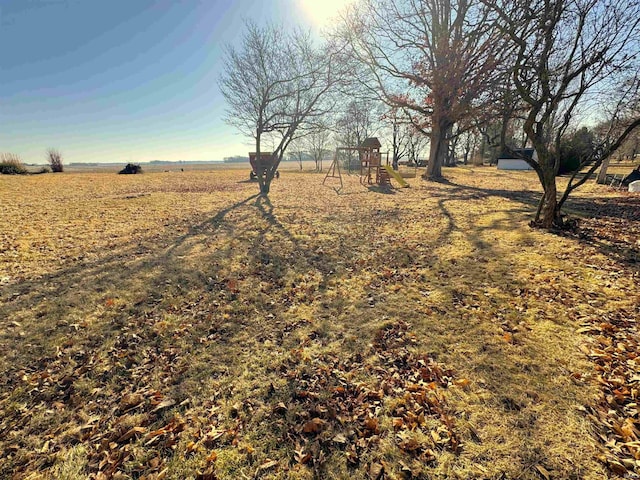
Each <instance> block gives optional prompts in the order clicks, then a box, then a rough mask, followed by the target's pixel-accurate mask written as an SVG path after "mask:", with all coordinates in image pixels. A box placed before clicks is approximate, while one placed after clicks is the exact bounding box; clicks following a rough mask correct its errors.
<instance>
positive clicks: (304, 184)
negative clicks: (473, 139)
mask: <svg viewBox="0 0 640 480" xmlns="http://www.w3.org/2000/svg"><path fill="white" fill-rule="evenodd" d="M246 174H247V172H246V171H244V170H229V171H215V172H204V171H198V172H188V171H187V172H169V173H164V172H158V173H145V174H144V175H141V176H140V175H136V176H118V175H115V174H113V173H71V174H69V173H67V174H63V175H60V176H57V175H56V176H37V177H11V178H0V202H1V204H2V206H3V216H2V217H1V218H0V327H1V330H0V332H1V333H0V349H2V351H3V352H5V354H4V355H3V356H2V357H1V358H0V372H1V376H0V412H2V417H1V419H0V452H2V453H0V477H2V478H5V477H8V478H12V475H13V477H14V478H70V479H71V478H87V477H89V478H148V479H153V478H175V479H181V478H199V479H206V478H214V477H213V476H209V477H207V475H213V472H215V475H217V477H218V478H254V477H263V478H348V477H352V478H368V477H376V476H378V474H381V475H385V476H386V477H387V478H407V477H408V476H409V475H410V474H411V475H413V476H414V477H417V478H427V477H429V478H460V479H463V478H492V479H493V478H495V479H497V478H513V479H515V478H519V479H539V478H544V477H545V475H546V474H547V473H548V474H549V475H551V476H552V477H553V478H576V479H577V478H584V479H596V478H603V477H605V476H607V475H610V472H609V470H608V469H607V466H606V464H605V460H606V456H607V455H609V453H607V450H606V449H605V447H604V446H603V445H602V441H601V439H600V438H599V437H598V434H601V433H602V431H601V426H600V425H599V424H598V423H597V422H595V421H594V420H593V418H592V417H591V416H589V415H588V414H587V412H588V411H591V410H589V409H590V408H591V407H592V406H595V405H597V404H598V403H599V402H600V401H601V398H602V392H601V386H600V385H599V384H598V382H597V378H598V372H597V371H596V370H594V363H593V362H592V361H591V360H590V358H589V357H588V356H587V355H585V353H583V351H588V349H587V350H585V348H586V347H585V344H587V343H588V341H589V337H588V336H587V335H586V334H578V333H576V330H578V329H580V328H581V327H582V326H583V325H584V324H585V322H589V321H597V319H598V318H601V317H604V316H613V315H619V314H620V312H627V313H628V314H629V315H630V316H634V315H635V316H637V314H638V311H637V281H638V269H637V258H638V248H639V245H640V244H639V243H638V242H639V240H638V236H637V232H638V230H637V229H636V230H632V231H631V233H629V234H626V236H624V239H622V238H621V237H619V236H615V235H613V236H611V237H610V238H606V239H603V238H601V236H598V232H599V230H598V229H599V228H604V227H602V225H603V224H602V222H605V226H606V222H607V221H610V222H614V224H615V222H620V221H624V222H627V223H629V224H631V225H633V226H635V227H637V226H638V221H637V219H634V218H631V217H629V218H627V219H620V218H617V217H612V216H610V215H609V214H607V215H608V216H607V215H604V214H602V215H601V214H600V213H599V212H600V210H599V208H600V207H599V205H600V204H599V203H596V202H601V203H602V202H604V203H606V202H611V203H616V202H622V201H624V202H629V204H628V208H629V209H631V210H633V209H634V208H635V209H636V211H637V209H638V202H637V199H636V200H633V199H632V198H631V197H629V196H627V195H624V194H620V193H618V192H612V191H610V190H609V189H606V188H604V187H599V186H595V185H590V186H587V187H586V188H585V189H583V190H581V191H580V192H579V195H578V196H577V197H576V199H575V201H574V202H573V203H572V204H571V205H569V207H570V208H571V209H572V211H573V212H574V213H580V212H584V211H587V212H589V213H588V215H587V216H588V218H591V217H593V218H594V219H593V220H591V219H586V220H585V222H587V226H588V227H589V228H591V231H592V234H591V236H589V237H588V238H585V239H583V241H580V240H578V239H576V238H572V237H568V236H558V235H553V234H549V233H544V232H540V231H535V230H531V229H530V228H529V227H528V222H529V221H530V220H531V216H532V213H533V211H534V210H535V204H536V200H537V198H538V195H537V193H536V192H537V190H538V187H537V183H536V180H535V178H534V175H533V174H531V173H523V172H497V171H495V170H494V169H490V168H464V169H463V168H458V169H453V170H449V171H447V173H446V175H447V176H448V178H449V179H450V180H451V182H450V183H448V184H431V183H424V182H422V181H421V180H419V179H411V180H410V183H411V185H412V188H410V189H405V190H398V191H395V193H393V194H383V193H379V192H376V191H372V190H367V189H365V188H364V187H362V186H360V185H359V183H358V180H357V178H356V177H347V178H346V179H345V181H346V188H345V189H344V190H343V191H342V192H341V194H340V195H338V194H336V192H335V191H334V190H332V189H331V188H329V187H323V186H322V185H321V183H322V178H323V176H322V175H317V174H315V175H314V174H293V173H289V174H283V176H282V178H281V179H280V180H276V181H275V183H274V185H273V188H272V190H273V191H272V194H271V197H270V200H264V199H258V198H257V197H256V196H255V193H256V191H257V186H256V184H253V183H249V182H246V181H245V178H246V176H247V175H246ZM594 199H595V200H594ZM632 202H635V203H632ZM42 205H47V209H46V210H44V209H43V208H42ZM600 220H602V222H600ZM589 222H591V223H589ZM616 225H617V224H616ZM594 232H595V233H594ZM634 261H635V262H636V263H633V262H634ZM593 319H595V320H593ZM581 349H582V350H581ZM30 476H31V477H30Z"/></svg>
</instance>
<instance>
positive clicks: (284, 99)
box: [220, 22, 339, 195]
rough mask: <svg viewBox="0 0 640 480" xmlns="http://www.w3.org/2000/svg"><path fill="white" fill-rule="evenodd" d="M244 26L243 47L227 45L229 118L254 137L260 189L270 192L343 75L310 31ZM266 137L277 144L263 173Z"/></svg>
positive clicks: (225, 80)
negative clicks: (290, 153)
mask: <svg viewBox="0 0 640 480" xmlns="http://www.w3.org/2000/svg"><path fill="white" fill-rule="evenodd" d="M245 28H246V33H245V35H244V38H243V42H242V46H241V48H240V49H235V48H233V47H231V46H228V47H227V50H226V57H225V65H224V74H223V76H222V78H221V80H220V87H221V90H222V93H223V95H224V97H225V99H226V101H227V103H228V109H227V116H226V121H227V122H228V123H229V124H231V125H233V126H235V127H236V128H238V130H240V132H241V133H243V134H244V135H246V136H249V137H251V138H253V139H254V140H255V145H256V159H257V162H258V163H259V165H258V167H259V168H258V183H259V186H260V193H261V194H263V195H268V194H269V189H270V186H271V181H272V180H273V177H274V175H275V173H276V171H277V168H278V166H279V165H280V162H281V161H282V158H283V156H284V153H285V151H286V149H287V147H288V146H289V144H290V143H291V141H292V140H294V139H295V138H296V137H297V136H300V135H301V132H302V131H304V129H305V127H306V126H307V125H308V124H309V123H312V120H313V119H314V118H318V117H321V116H322V115H323V114H325V113H326V112H327V111H329V110H331V105H329V104H327V102H325V101H323V100H325V99H326V95H325V94H326V93H327V92H328V91H329V89H330V88H331V87H332V86H333V85H334V84H335V82H336V81H337V79H338V78H339V76H338V75H336V71H335V68H334V67H335V65H334V58H335V56H336V53H334V52H331V51H329V50H328V48H317V47H316V46H315V45H314V42H313V41H312V39H311V37H310V35H309V34H308V33H303V32H300V31H296V32H294V33H291V34H289V33H285V32H284V31H283V29H282V28H280V27H276V26H266V27H259V26H257V25H256V24H254V23H251V22H247V23H246V24H245ZM263 137H271V138H272V139H273V141H274V144H275V145H276V147H275V149H274V151H273V162H272V163H271V164H270V165H269V168H267V169H266V171H264V173H263V169H262V168H261V165H260V162H261V150H262V141H263Z"/></svg>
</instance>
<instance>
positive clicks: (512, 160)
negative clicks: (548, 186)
mask: <svg viewBox="0 0 640 480" xmlns="http://www.w3.org/2000/svg"><path fill="white" fill-rule="evenodd" d="M525 158H527V159H529V160H533V161H535V162H537V161H538V153H537V152H536V151H535V150H534V149H533V148H515V149H513V150H511V151H510V152H503V153H502V155H500V157H498V170H533V167H532V166H531V165H529V164H528V163H527V162H526V161H525V160H524V159H525Z"/></svg>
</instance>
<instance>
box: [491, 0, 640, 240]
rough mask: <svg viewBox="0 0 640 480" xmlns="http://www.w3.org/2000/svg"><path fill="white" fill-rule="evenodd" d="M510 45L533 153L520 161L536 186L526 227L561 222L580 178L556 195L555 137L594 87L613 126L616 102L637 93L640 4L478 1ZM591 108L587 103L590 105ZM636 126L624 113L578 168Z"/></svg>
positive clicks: (600, 157)
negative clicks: (536, 199) (537, 195)
mask: <svg viewBox="0 0 640 480" xmlns="http://www.w3.org/2000/svg"><path fill="white" fill-rule="evenodd" d="M483 1H484V2H485V4H486V5H487V7H489V8H491V9H492V10H493V11H494V12H495V14H496V19H497V20H498V21H499V22H500V25H501V30H502V31H503V32H504V33H505V34H506V35H507V36H508V37H509V38H510V40H511V42H512V44H513V45H514V47H515V48H516V57H515V62H514V65H513V69H512V78H513V81H514V84H515V86H516V91H517V93H518V95H519V96H520V98H521V99H522V100H523V101H524V102H525V104H526V105H527V108H528V112H527V115H526V119H525V122H524V131H525V132H526V134H527V137H528V139H529V141H530V142H531V144H532V145H533V147H534V148H535V149H536V150H537V153H538V161H537V162H536V161H533V160H528V163H529V164H530V165H531V166H532V167H533V168H534V169H535V171H536V173H537V175H538V177H539V179H540V183H541V184H542V187H543V189H544V194H543V197H542V199H541V201H540V205H539V207H538V212H537V214H536V218H535V221H534V224H536V225H538V226H541V227H544V228H549V227H552V226H554V225H556V226H557V225H562V217H561V215H560V212H561V208H562V205H563V203H564V202H565V200H566V199H567V197H568V196H569V194H570V193H571V192H572V191H573V190H575V189H576V188H577V187H579V186H580V185H582V184H583V183H584V182H585V181H586V179H587V178H588V175H584V176H581V177H580V178H578V174H577V172H576V174H575V175H574V176H573V177H572V178H571V180H570V181H569V184H568V186H567V188H566V190H565V192H564V194H563V195H562V197H561V198H560V200H558V198H557V187H556V175H557V173H558V169H559V166H560V161H559V160H560V159H559V151H560V142H561V140H562V137H563V135H564V133H565V132H566V130H567V129H568V128H569V127H570V126H571V125H572V123H573V122H575V119H576V115H577V113H578V112H579V109H580V107H581V106H584V105H585V104H587V103H588V102H589V101H592V102H593V100H594V98H595V96H596V95H597V96H598V102H599V103H605V99H604V98H603V97H602V92H603V91H606V92H609V93H610V94H612V95H613V97H610V98H613V102H612V103H610V102H606V103H609V105H613V109H612V110H613V113H612V115H611V119H612V120H611V123H612V126H613V124H619V123H620V122H619V119H620V118H621V113H622V107H623V105H625V104H627V102H628V101H630V100H631V99H632V98H637V97H634V95H637V89H638V76H637V72H638V55H637V52H638V51H639V50H640V43H639V40H640V29H639V25H640V6H639V2H638V1H637V0H631V1H629V0H606V1H603V0H515V1H514V0H508V1H507V0H499V1H494V0H483ZM591 106H592V107H593V106H595V103H592V104H591ZM638 125H640V116H636V117H631V118H629V117H626V120H625V126H624V127H623V128H621V129H620V130H619V131H618V132H619V133H618V134H613V132H614V129H613V128H612V129H611V133H610V134H609V135H608V136H607V139H606V140H605V141H603V142H602V143H601V145H600V147H599V148H596V149H594V151H593V154H592V155H591V156H590V158H588V159H587V161H586V162H585V163H584V164H583V165H582V166H583V167H584V166H586V165H590V168H589V171H588V172H587V173H588V174H591V173H593V172H594V171H595V170H596V169H597V168H598V166H600V165H601V163H602V162H603V161H604V160H605V159H606V158H609V157H610V155H611V153H613V152H614V151H615V149H616V148H618V146H619V145H620V144H621V143H622V142H623V141H624V139H625V138H626V137H627V136H628V135H629V134H630V133H631V132H632V131H633V129H634V128H635V127H636V126H638Z"/></svg>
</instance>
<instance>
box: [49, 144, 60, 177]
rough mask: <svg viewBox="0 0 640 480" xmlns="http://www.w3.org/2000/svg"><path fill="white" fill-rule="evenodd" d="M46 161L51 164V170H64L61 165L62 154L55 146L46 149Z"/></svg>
mask: <svg viewBox="0 0 640 480" xmlns="http://www.w3.org/2000/svg"><path fill="white" fill-rule="evenodd" d="M47 161H48V162H49V165H50V166H51V171H52V172H62V171H63V170H64V167H63V165H62V154H61V153H60V151H59V150H56V149H55V148H50V149H49V150H47Z"/></svg>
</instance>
